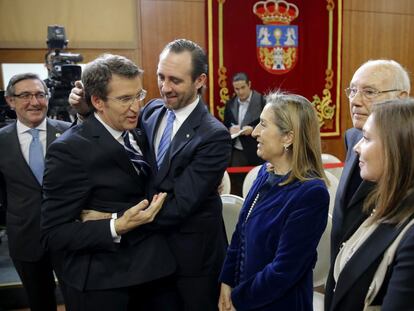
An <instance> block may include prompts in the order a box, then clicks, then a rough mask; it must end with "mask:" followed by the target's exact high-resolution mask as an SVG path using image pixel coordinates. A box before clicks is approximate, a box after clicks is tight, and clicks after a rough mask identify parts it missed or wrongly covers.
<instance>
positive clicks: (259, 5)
mask: <svg viewBox="0 0 414 311" xmlns="http://www.w3.org/2000/svg"><path fill="white" fill-rule="evenodd" d="M253 13H254V14H256V15H257V16H258V17H259V18H260V19H261V20H262V21H263V24H286V25H288V24H290V23H291V22H292V21H293V20H294V19H295V18H296V17H298V15H299V9H298V7H297V6H296V5H294V4H293V3H289V2H286V1H283V0H266V1H258V2H256V3H255V4H254V6H253Z"/></svg>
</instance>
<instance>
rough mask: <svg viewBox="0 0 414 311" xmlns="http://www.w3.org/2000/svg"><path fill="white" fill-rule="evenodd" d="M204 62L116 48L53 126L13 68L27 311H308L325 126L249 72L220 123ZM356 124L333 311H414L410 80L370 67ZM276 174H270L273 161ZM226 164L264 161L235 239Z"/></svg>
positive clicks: (400, 71) (13, 214)
mask: <svg viewBox="0 0 414 311" xmlns="http://www.w3.org/2000/svg"><path fill="white" fill-rule="evenodd" d="M207 75H208V66H207V57H206V54H205V52H204V51H203V49H202V48H201V47H200V46H199V45H197V44H196V43H194V42H192V41H190V40H186V39H178V40H175V41H172V42H170V43H168V44H167V45H166V46H165V48H164V49H163V50H162V51H161V53H160V55H159V62H158V67H157V79H158V87H159V92H160V95H161V98H159V99H151V100H149V101H148V102H145V104H144V100H145V97H146V90H145V89H144V88H143V83H142V76H143V71H142V70H141V69H140V68H139V67H138V66H137V65H136V64H134V63H133V62H132V61H131V60H129V59H127V58H125V57H123V56H119V55H112V54H104V55H102V56H100V57H98V58H97V59H95V60H93V61H91V62H90V63H88V64H87V65H86V67H85V69H84V71H83V73H82V79H81V81H77V82H76V84H75V87H74V88H73V89H72V92H71V94H70V95H69V103H70V105H71V106H72V107H73V108H74V109H76V111H77V112H78V113H77V118H76V120H75V121H74V122H73V124H69V123H67V122H62V121H57V120H53V119H50V118H48V117H47V109H48V95H49V92H48V89H47V87H46V85H45V83H44V82H43V81H42V80H41V79H40V78H39V77H38V76H37V75H35V74H31V73H27V74H19V75H15V76H14V77H13V78H12V79H11V80H10V81H9V84H8V86H7V89H6V100H7V102H8V104H9V105H10V107H12V108H13V109H14V110H15V111H16V115H17V120H16V122H14V123H12V124H10V125H8V126H6V127H4V128H2V129H0V190H1V192H0V199H1V203H2V205H3V206H5V207H6V211H7V234H8V240H9V250H10V257H11V258H12V260H13V263H14V265H15V267H16V270H17V272H18V274H19V276H20V278H21V280H22V283H23V287H24V289H25V291H26V293H27V296H28V300H29V304H30V308H31V310H41V311H49V310H50V311H52V310H53V311H55V310H56V300H55V280H54V276H53V271H55V273H56V275H57V277H58V280H59V286H60V287H61V290H62V293H63V297H64V301H65V305H66V310H73V311H89V310H100V311H105V310H108V311H115V310H116V311H119V310H120V311H123V310H125V311H127V310H128V311H129V310H155V311H157V310H159V311H163V310H165V311H170V310H171V311H183V310H186V311H213V310H220V311H232V310H237V311H242V310H246V311H247V310H263V311H266V310H269V311H270V310H289V311H290V310H297V311H308V310H309V311H310V310H313V292H314V288H313V282H312V279H313V275H312V271H313V268H314V267H315V263H316V261H317V259H318V254H317V246H318V243H319V240H320V238H321V236H322V234H323V232H324V230H325V227H326V224H327V218H328V208H329V200H330V198H329V193H328V190H327V187H328V186H329V182H328V180H327V178H326V176H325V172H324V169H323V166H322V160H321V153H322V150H321V141H320V134H319V123H318V119H317V115H316V113H315V110H314V108H313V106H312V104H311V103H310V102H309V101H308V100H307V99H306V98H304V97H302V96H300V95H298V94H289V93H284V92H280V91H278V92H271V93H269V94H266V96H263V95H262V94H260V93H258V92H257V91H254V90H252V83H251V81H250V80H249V78H248V76H247V74H246V73H244V72H239V73H237V74H235V75H234V76H233V80H232V81H233V88H234V92H235V96H234V97H233V98H232V99H231V100H230V101H229V102H228V103H226V107H225V113H224V122H223V123H221V122H220V121H218V120H217V119H216V118H215V117H214V116H212V115H211V114H210V113H209V111H208V110H207V108H206V105H205V103H204V102H203V99H202V91H203V89H204V87H205V84H206V81H207ZM345 92H346V95H347V97H348V99H349V106H350V114H351V118H352V123H353V128H352V129H349V130H347V131H346V133H345V144H346V149H347V155H346V160H345V166H344V169H343V173H342V176H341V179H340V181H339V186H338V190H337V193H336V197H335V206H334V210H333V226H332V234H331V265H330V271H329V274H328V278H327V282H326V287H325V289H324V292H325V310H327V311H339V310H344V311H345V310H380V309H381V310H414V303H413V302H412V295H413V294H414V286H413V285H412V280H413V278H414V226H412V224H413V223H414V220H413V217H414V197H413V193H414V161H412V160H411V159H412V157H413V151H412V146H413V145H414V100H413V99H411V98H409V94H410V79H409V75H408V73H407V71H406V70H405V69H404V68H403V67H402V66H401V65H400V64H399V63H397V62H395V61H393V60H371V61H368V62H366V63H364V64H363V65H362V66H361V67H360V68H358V70H357V71H356V72H355V74H354V76H353V78H352V80H351V82H350V85H349V88H347V89H346V90H345ZM262 163H263V164H262ZM230 165H233V166H250V165H262V166H261V168H260V171H259V173H258V176H257V178H256V180H255V182H254V184H253V186H252V187H251V189H250V191H249V193H248V195H247V197H246V199H245V201H244V205H243V207H242V209H241V211H240V215H239V218H238V222H237V226H236V229H235V232H234V233H233V236H232V238H231V240H230V241H227V238H226V234H225V227H224V222H223V217H222V201H221V198H220V195H219V192H218V188H219V186H220V182H221V179H222V176H223V173H224V171H225V170H226V168H227V167H228V166H230Z"/></svg>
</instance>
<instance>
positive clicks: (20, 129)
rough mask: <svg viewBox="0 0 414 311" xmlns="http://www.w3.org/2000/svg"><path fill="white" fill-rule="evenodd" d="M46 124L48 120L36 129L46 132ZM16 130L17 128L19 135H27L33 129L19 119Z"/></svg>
mask: <svg viewBox="0 0 414 311" xmlns="http://www.w3.org/2000/svg"><path fill="white" fill-rule="evenodd" d="M46 124H47V121H46V118H44V119H43V121H42V123H40V124H39V125H38V126H36V127H35V128H36V129H38V130H41V131H46ZM16 128H17V133H19V134H22V133H25V132H27V131H29V130H30V129H31V127H28V126H26V125H24V124H23V123H22V122H20V120H19V119H17V122H16Z"/></svg>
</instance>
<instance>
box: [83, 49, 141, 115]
mask: <svg viewBox="0 0 414 311" xmlns="http://www.w3.org/2000/svg"><path fill="white" fill-rule="evenodd" d="M143 72H144V71H143V70H142V69H140V68H139V67H138V66H137V65H135V64H134V62H132V61H131V60H129V59H128V58H126V57H124V56H120V55H112V54H103V55H101V56H99V57H98V58H97V59H95V60H93V61H91V62H90V63H88V64H87V65H86V66H85V68H84V70H83V73H82V83H83V87H84V89H85V99H86V102H87V104H88V105H89V106H90V107H91V108H94V107H93V105H92V101H91V96H92V95H95V96H98V97H99V98H101V99H102V100H106V99H107V98H106V97H107V96H108V85H109V83H110V82H111V80H112V75H113V74H115V75H118V76H121V77H125V78H128V79H134V78H136V77H137V76H140V75H142V74H143Z"/></svg>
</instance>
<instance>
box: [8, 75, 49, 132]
mask: <svg viewBox="0 0 414 311" xmlns="http://www.w3.org/2000/svg"><path fill="white" fill-rule="evenodd" d="M46 92H47V91H46V90H45V88H44V86H43V84H42V83H41V82H40V81H39V80H36V79H26V80H21V81H19V82H17V83H16V84H15V85H14V94H13V95H20V94H23V93H30V94H40V93H46ZM7 102H8V103H9V105H10V107H11V108H12V109H14V110H15V111H16V115H17V118H18V119H19V121H20V122H22V123H23V124H24V125H26V126H28V127H30V128H35V127H36V126H38V125H39V124H40V123H42V121H43V120H44V119H45V118H46V114H47V108H48V102H49V101H48V98H47V97H45V98H44V99H37V98H36V97H35V96H31V97H30V99H28V100H26V99H22V98H18V97H15V96H9V97H7Z"/></svg>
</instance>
